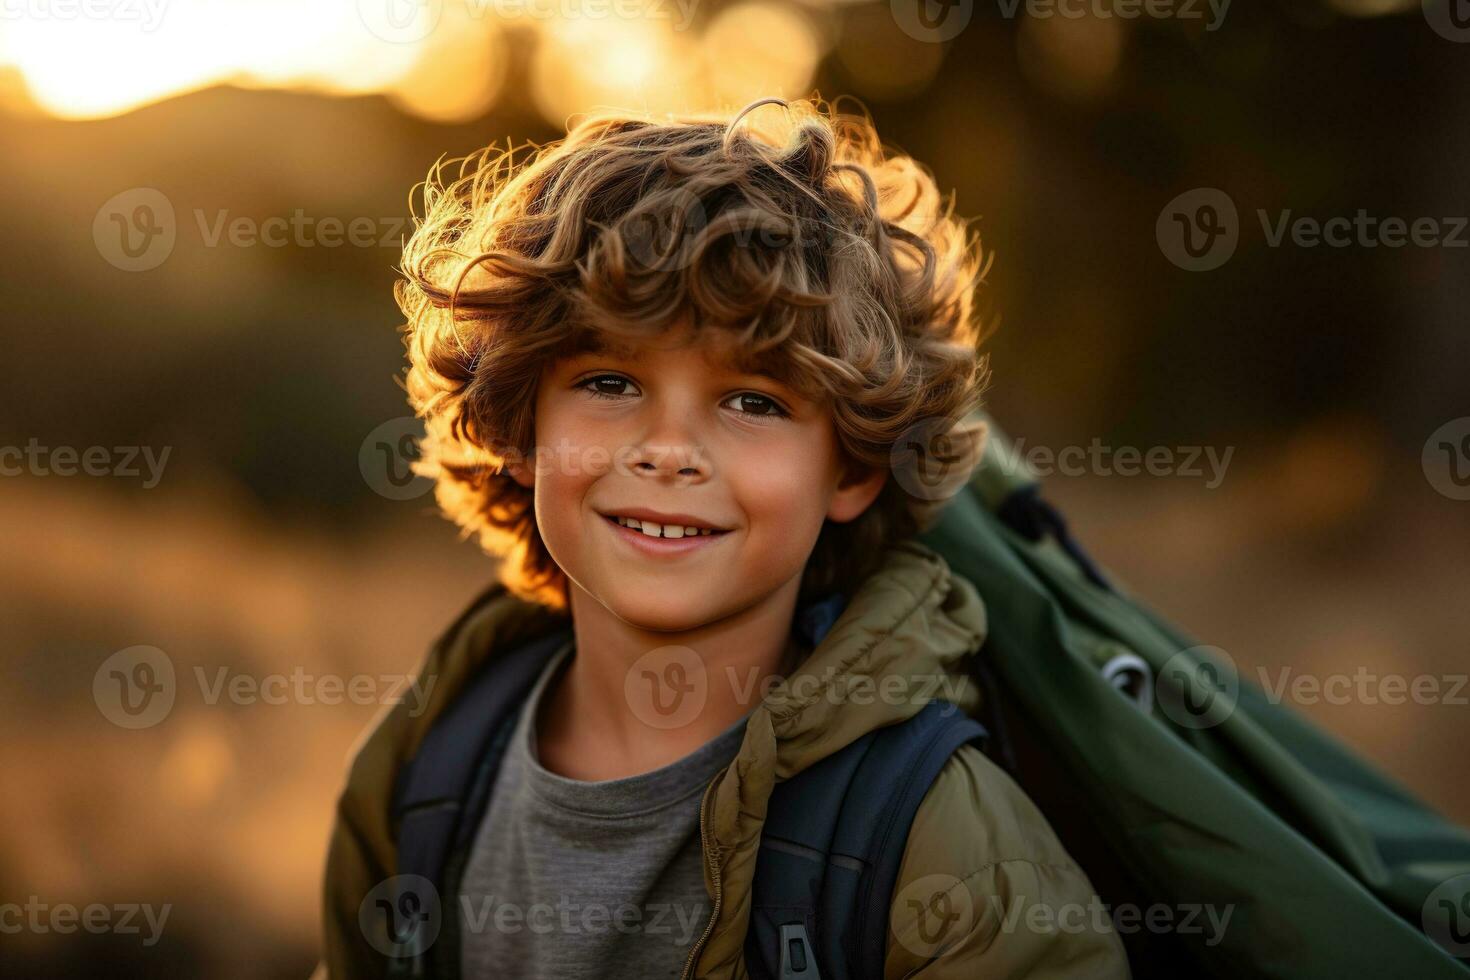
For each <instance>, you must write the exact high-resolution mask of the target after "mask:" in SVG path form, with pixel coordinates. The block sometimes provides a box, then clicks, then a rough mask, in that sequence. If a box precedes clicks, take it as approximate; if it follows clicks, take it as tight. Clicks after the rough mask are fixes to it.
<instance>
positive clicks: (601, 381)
mask: <svg viewBox="0 0 1470 980" xmlns="http://www.w3.org/2000/svg"><path fill="white" fill-rule="evenodd" d="M576 387H577V388H579V389H581V390H582V391H585V392H587V394H589V395H591V396H592V397H593V398H607V399H623V398H630V397H632V392H629V391H628V390H626V389H627V388H633V390H634V391H635V392H636V390H637V388H636V386H634V384H633V382H631V381H629V380H628V379H627V378H625V377H623V376H622V375H618V374H599V375H597V376H595V377H591V378H588V379H587V380H585V381H581V382H578V383H577V385H576ZM721 404H724V405H733V406H734V409H735V411H736V412H738V413H740V414H741V415H752V416H755V417H757V418H786V417H788V416H789V415H790V413H789V412H787V411H786V410H785V409H784V408H782V407H781V405H780V404H779V403H777V401H776V400H775V399H774V398H770V397H768V396H766V395H762V394H759V393H757V392H754V391H742V392H740V393H739V394H735V395H731V396H730V397H729V398H726V399H725V400H724V402H722V403H721Z"/></svg>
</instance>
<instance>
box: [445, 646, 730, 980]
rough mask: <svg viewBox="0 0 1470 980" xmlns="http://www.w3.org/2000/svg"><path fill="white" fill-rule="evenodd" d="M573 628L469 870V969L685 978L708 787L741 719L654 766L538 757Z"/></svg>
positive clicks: (495, 976) (470, 974) (511, 751)
mask: <svg viewBox="0 0 1470 980" xmlns="http://www.w3.org/2000/svg"><path fill="white" fill-rule="evenodd" d="M572 648H573V644H572V642H571V641H568V642H567V644H566V645H565V646H563V647H562V648H561V649H560V650H559V651H558V652H557V653H556V654H555V655H553V656H552V658H551V660H550V661H549V662H548V663H547V666H546V668H545V670H543V671H542V673H541V676H540V678H539V679H538V680H537V681H536V684H535V686H534V687H533V688H532V690H531V694H530V696H529V697H528V698H527V699H526V704H525V707H524V708H523V709H522V711H521V716H520V718H519V720H518V721H517V722H516V727H515V733H514V735H513V736H512V737H511V741H510V744H509V745H508V746H507V747H506V751H505V757H504V759H503V761H502V764H501V768H500V771H499V772H498V773H497V774H496V777H495V784H494V787H493V789H492V791H491V796H490V805H489V806H488V807H487V808H486V813H485V818H484V820H483V821H482V822H481V824H480V827H479V829H478V831H476V834H475V840H474V844H473V845H472V847H471V851H470V854H469V858H468V861H467V862H466V865H465V870H464V877H463V880H462V882H461V888H460V898H459V908H458V909H457V910H456V914H457V915H458V916H459V925H460V929H461V934H460V935H461V940H460V951H461V956H462V967H463V969H462V972H463V975H464V976H465V977H466V978H476V980H479V978H487V980H500V978H510V977H530V978H536V980H542V978H544V980H576V978H582V977H586V978H589V980H592V978H597V980H602V978H611V980H619V978H627V980H651V978H657V980H662V978H677V977H678V976H679V974H680V973H681V972H682V970H683V968H684V961H685V959H686V958H687V956H688V954H689V948H690V947H691V946H692V945H693V944H694V941H695V940H696V939H697V938H698V937H699V935H700V933H701V932H702V931H703V930H704V927H705V924H706V923H707V922H708V921H709V914H710V902H709V898H708V896H707V895H706V894H705V890H704V872H703V869H702V867H701V860H702V856H701V853H700V843H699V803H700V799H701V798H702V796H703V792H704V788H705V786H706V785H707V784H708V783H709V781H710V780H711V779H712V778H714V775H715V773H717V772H719V771H720V770H721V769H722V768H724V767H725V766H726V765H727V764H729V763H730V761H731V760H733V759H734V758H735V754H736V752H737V751H738V750H739V748H740V743H741V741H742V740H743V738H744V737H745V719H744V718H742V719H741V720H740V721H738V722H736V723H735V724H734V725H732V726H730V728H728V729H726V730H725V731H724V732H723V733H722V734H720V735H718V736H716V737H715V738H714V739H713V740H711V741H710V742H707V743H705V744H704V745H703V746H701V747H700V748H698V749H696V750H695V751H694V752H692V753H690V754H689V755H686V756H685V757H684V758H682V759H679V760H677V761H676V762H673V763H670V764H669V765H667V766H664V767H663V768H662V769H655V770H654V771H653V772H647V773H642V774H640V775H637V776H629V777H627V778H626V779H610V780H605V781H601V782H583V781H581V780H576V779H568V778H566V777H565V776H559V775H557V774H556V773H553V772H551V771H549V770H547V769H545V768H544V767H542V766H541V764H540V763H539V762H538V761H537V759H536V744H535V740H536V728H535V725H534V724H533V723H532V722H533V719H535V717H536V712H537V707H538V705H539V704H540V702H541V697H542V692H543V691H544V690H545V689H546V687H547V685H548V683H549V681H550V679H551V678H552V677H554V676H555V675H556V674H557V672H558V671H560V669H561V668H562V667H563V666H564V665H565V664H566V663H569V662H570V655H571V653H572Z"/></svg>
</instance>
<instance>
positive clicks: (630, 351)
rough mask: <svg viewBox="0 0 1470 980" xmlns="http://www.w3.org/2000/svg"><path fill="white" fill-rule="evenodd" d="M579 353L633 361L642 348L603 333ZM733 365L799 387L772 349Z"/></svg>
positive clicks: (741, 371)
mask: <svg viewBox="0 0 1470 980" xmlns="http://www.w3.org/2000/svg"><path fill="white" fill-rule="evenodd" d="M576 353H577V354H581V355H603V356H607V357H616V358H621V359H623V360H628V361H634V360H637V359H638V354H639V349H638V347H637V345H635V344H630V343H627V342H625V341H622V340H618V339H616V338H611V337H607V336H604V335H602V334H591V335H590V336H588V337H586V338H585V339H584V340H583V341H582V343H580V344H579V345H578V349H577V351H576ZM730 367H731V368H732V369H733V370H734V371H735V372H736V373H739V374H747V375H751V376H752V377H762V378H767V379H769V380H771V381H774V382H776V383H777V384H779V385H783V386H785V387H788V388H792V389H793V390H795V389H796V388H797V386H796V385H795V384H794V383H793V382H794V376H793V371H792V369H791V365H790V364H789V363H788V362H787V360H786V359H785V358H782V357H779V356H776V355H772V354H771V353H769V352H767V353H763V354H749V353H746V352H744V351H742V352H740V353H738V354H737V355H736V356H735V359H734V362H733V363H732V364H731V365H730Z"/></svg>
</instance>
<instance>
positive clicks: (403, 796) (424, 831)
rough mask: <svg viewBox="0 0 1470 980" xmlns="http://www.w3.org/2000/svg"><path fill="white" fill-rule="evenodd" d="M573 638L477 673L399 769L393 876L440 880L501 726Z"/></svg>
mask: <svg viewBox="0 0 1470 980" xmlns="http://www.w3.org/2000/svg"><path fill="white" fill-rule="evenodd" d="M570 638H571V628H570V627H566V628H563V629H559V630H556V631H554V632H552V633H549V634H547V635H545V636H543V637H540V638H538V639H537V640H535V641H534V642H531V643H528V644H525V645H522V646H520V647H518V648H516V649H515V650H512V651H510V652H508V653H507V654H506V655H505V656H504V657H501V658H499V659H497V660H496V661H495V663H494V664H493V669H492V668H491V667H490V666H489V665H487V667H486V669H483V670H481V671H480V672H479V673H478V674H476V675H475V677H474V679H472V680H471V681H470V683H469V684H468V685H467V686H466V687H465V689H464V691H462V692H461V693H460V695H459V697H457V698H455V700H454V702H453V703H452V704H451V705H450V707H449V709H448V710H447V711H446V712H445V713H444V714H443V715H442V716H441V717H440V718H439V719H437V720H436V721H435V723H434V725H433V726H432V727H431V728H430V729H429V731H428V733H427V734H426V735H425V736H424V740H423V743H422V744H421V745H420V746H419V749H418V752H417V753H416V754H415V755H414V757H413V759H412V760H410V761H409V763H408V764H407V765H406V766H405V767H404V769H403V770H402V771H401V772H400V773H399V782H398V792H397V794H396V801H395V804H394V808H393V813H394V818H395V820H396V822H397V825H398V873H399V874H401V875H409V874H415V875H423V876H424V877H425V878H428V879H429V880H430V881H433V882H440V881H442V880H443V879H442V872H443V869H444V861H445V858H446V857H447V856H448V853H449V848H450V845H451V843H452V842H453V841H454V840H455V839H456V836H457V831H458V830H459V829H460V817H461V811H462V809H463V806H464V801H465V797H466V795H467V791H468V789H469V787H470V785H471V782H472V780H473V779H474V776H475V771H476V768H477V766H478V764H479V763H480V761H481V759H482V758H483V756H484V753H485V750H486V748H487V746H488V744H489V742H490V739H491V738H492V737H493V736H494V734H495V733H496V732H497V731H498V730H499V728H500V725H501V723H502V722H503V721H504V720H505V719H506V718H507V717H508V716H510V715H513V714H514V713H515V712H516V711H517V710H518V709H519V708H520V706H521V704H522V703H523V702H524V701H525V698H526V695H527V694H528V693H529V692H530V689H531V686H532V685H533V684H534V683H535V681H536V678H537V677H538V676H539V675H540V672H541V669H542V668H543V667H544V666H545V665H546V662H547V660H548V659H550V657H551V655H552V654H553V653H555V652H556V651H557V650H559V649H560V648H561V646H562V644H564V643H566V642H567V641H568V640H569V639H570Z"/></svg>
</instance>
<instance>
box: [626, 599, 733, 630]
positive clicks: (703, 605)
mask: <svg viewBox="0 0 1470 980" xmlns="http://www.w3.org/2000/svg"><path fill="white" fill-rule="evenodd" d="M664 591H665V594H663V595H652V594H641V595H627V594H623V593H620V592H618V591H613V592H612V593H610V594H606V595H603V596H600V597H599V598H598V601H600V602H601V603H602V604H603V606H605V607H606V608H607V610H608V611H609V612H611V613H612V614H613V615H614V616H616V617H617V618H618V619H620V620H622V621H623V622H625V623H627V624H628V625H629V626H634V627H637V628H638V629H642V630H649V631H651V632H658V633H679V632H686V631H688V630H693V629H698V628H699V627H701V626H704V625H705V624H707V623H709V622H712V621H713V620H715V619H718V618H720V615H719V612H718V610H717V609H716V608H715V604H714V603H713V602H712V601H711V600H710V599H708V598H703V597H695V596H679V595H670V594H667V590H664Z"/></svg>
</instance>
